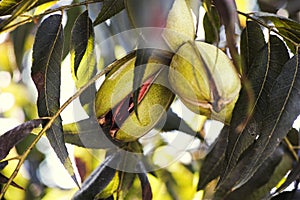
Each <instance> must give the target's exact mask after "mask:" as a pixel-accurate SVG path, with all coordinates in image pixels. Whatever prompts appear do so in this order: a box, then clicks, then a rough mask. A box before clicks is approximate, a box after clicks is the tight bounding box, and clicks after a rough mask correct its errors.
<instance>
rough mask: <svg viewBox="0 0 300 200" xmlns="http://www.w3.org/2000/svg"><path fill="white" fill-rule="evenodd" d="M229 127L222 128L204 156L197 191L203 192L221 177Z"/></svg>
mask: <svg viewBox="0 0 300 200" xmlns="http://www.w3.org/2000/svg"><path fill="white" fill-rule="evenodd" d="M228 132H229V126H226V125H225V126H224V127H223V129H222V130H221V133H220V135H219V136H218V138H217V141H216V143H215V144H214V146H213V148H212V149H211V151H210V152H209V153H208V154H207V155H206V157H205V159H204V161H203V164H202V167H201V170H200V178H199V182H198V186H197V190H204V189H205V187H206V185H207V184H208V183H209V182H211V181H212V180H214V179H215V178H217V177H218V176H220V175H221V173H222V171H223V165H224V159H225V150H226V146H227V137H228Z"/></svg>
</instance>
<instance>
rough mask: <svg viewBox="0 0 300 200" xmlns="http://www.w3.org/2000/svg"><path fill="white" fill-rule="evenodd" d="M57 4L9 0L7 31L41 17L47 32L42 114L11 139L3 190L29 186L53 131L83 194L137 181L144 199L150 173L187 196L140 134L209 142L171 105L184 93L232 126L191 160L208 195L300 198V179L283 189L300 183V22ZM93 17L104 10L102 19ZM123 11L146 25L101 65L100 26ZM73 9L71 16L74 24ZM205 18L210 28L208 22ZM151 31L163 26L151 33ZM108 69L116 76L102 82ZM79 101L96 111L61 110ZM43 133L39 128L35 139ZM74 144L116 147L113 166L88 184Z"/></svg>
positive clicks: (168, 4)
mask: <svg viewBox="0 0 300 200" xmlns="http://www.w3.org/2000/svg"><path fill="white" fill-rule="evenodd" d="M49 2H51V1H49V0H41V1H40V0H27V1H25V0H15V1H14V0H2V1H1V2H0V15H1V16H3V17H2V18H1V19H0V31H1V32H5V31H7V32H10V33H11V34H12V35H13V34H16V33H15V31H16V30H15V29H18V28H21V27H22V26H27V25H28V24H31V26H32V23H34V24H35V25H34V26H35V27H36V29H37V30H36V33H35V35H34V44H33V47H32V49H33V54H32V67H31V78H32V80H33V82H34V84H35V86H36V89H37V92H38V99H37V104H36V105H37V109H38V115H39V117H40V118H39V119H32V120H31V121H27V122H25V123H23V124H22V125H20V126H18V127H16V128H14V129H12V130H10V131H8V132H6V133H4V134H3V135H1V136H0V156H1V157H0V159H1V163H0V167H1V170H3V169H4V168H5V167H6V166H7V164H8V162H10V161H11V160H12V159H17V160H18V165H17V167H16V169H15V170H14V173H13V174H12V175H11V176H10V177H6V176H5V175H3V174H2V173H1V174H0V183H1V184H3V187H2V191H1V197H3V196H4V194H5V192H6V191H7V189H8V187H10V186H12V187H19V188H21V187H20V186H19V185H18V184H17V183H15V182H14V178H15V177H16V175H17V174H18V172H19V170H20V167H21V166H22V165H23V164H24V162H25V160H26V159H27V158H28V155H29V153H30V152H31V151H32V149H33V148H34V146H35V145H36V143H37V142H38V141H39V140H40V138H41V137H42V136H43V135H44V134H45V135H46V137H47V139H48V140H49V142H50V144H51V147H52V148H53V150H54V151H55V153H56V154H57V156H58V158H59V159H60V161H61V162H62V163H63V165H64V167H65V168H66V170H67V172H68V173H69V174H70V176H71V177H72V179H73V180H74V182H75V183H76V184H77V185H78V191H77V192H76V193H75V194H74V196H73V198H74V199H119V198H121V199H122V198H126V195H130V188H131V186H132V185H134V183H135V181H136V180H139V181H140V195H141V196H140V198H142V199H152V197H153V194H152V189H151V184H150V182H149V179H148V178H149V177H148V176H149V175H150V174H151V176H154V177H156V178H157V179H161V180H162V181H163V182H164V183H165V184H166V187H167V190H168V192H169V193H170V196H171V197H172V198H174V199H178V198H182V196H180V195H181V194H180V193H179V192H177V191H179V190H180V189H179V188H180V184H179V183H177V182H176V180H175V179H174V177H173V174H172V172H170V171H168V170H167V169H160V170H153V171H151V170H150V169H153V167H154V166H155V163H153V162H152V160H151V156H152V155H150V156H148V157H147V159H144V157H143V156H141V157H140V156H139V155H143V150H144V148H143V147H144V146H145V144H144V143H143V144H142V143H141V141H140V140H139V139H140V138H141V137H143V136H144V135H146V134H147V133H148V132H149V131H151V130H152V129H159V131H160V132H162V133H163V132H166V131H174V130H178V131H180V132H181V134H189V135H192V136H193V137H195V140H200V141H201V142H202V143H205V142H206V141H205V138H204V137H203V134H201V133H203V132H201V130H193V129H192V128H191V127H190V126H189V125H187V123H185V122H184V120H183V119H181V118H180V117H179V116H178V115H177V114H175V113H174V112H173V111H172V110H171V109H170V106H171V105H172V103H173V102H174V101H178V99H180V101H182V103H183V104H184V105H185V106H186V107H188V108H189V109H190V110H191V111H192V112H194V113H196V114H198V115H203V116H206V117H207V119H208V120H219V121H221V122H223V123H224V127H223V129H222V130H221V132H220V134H219V136H218V137H217V139H216V141H215V142H214V143H213V144H212V145H211V147H210V150H209V152H208V153H207V155H206V156H205V158H204V159H195V160H193V161H192V163H190V164H189V165H185V167H186V168H188V169H189V170H190V171H191V172H192V173H193V174H196V173H199V181H198V185H197V187H196V188H195V189H196V191H203V193H204V195H205V193H206V191H208V190H209V187H212V186H211V185H213V187H215V190H214V194H213V197H211V198H213V199H239V198H240V197H241V195H243V197H244V198H246V199H263V198H267V199H268V198H274V199H286V198H291V199H292V198H293V195H297V185H296V186H295V189H294V190H293V191H291V192H282V191H283V190H284V189H285V188H286V187H287V186H289V185H290V184H291V183H293V182H296V183H298V181H299V180H298V179H299V170H300V163H299V156H298V152H297V149H298V148H297V147H298V146H299V139H298V138H299V131H298V130H296V129H293V128H292V125H293V122H294V121H295V119H296V118H297V116H298V115H299V113H300V104H299V99H300V77H299V76H300V72H299V67H300V64H299V59H300V56H299V42H300V24H299V23H297V22H296V21H293V20H291V19H288V18H284V17H281V16H278V15H275V14H272V13H264V12H254V13H251V14H247V13H242V12H239V11H237V10H236V6H235V2H234V1H222V0H214V1H209V0H203V1H202V2H201V1H197V0H169V1H159V0H154V1H146V0H145V1H144V0H143V1H141V0H114V1H110V0H99V1H96V0H94V1H79V2H78V1H74V2H73V3H71V4H69V5H63V6H59V7H48V9H44V10H43V9H41V8H42V6H45V5H46V3H49ZM99 5H100V6H99ZM200 6H202V7H203V8H204V9H205V12H206V13H205V15H204V18H203V21H199V20H197V18H198V16H199V7H200ZM43 8H45V7H43ZM75 9H77V11H79V13H78V12H73V11H74V10H75ZM37 10H39V12H35V11H37ZM95 10H96V11H95ZM91 13H92V14H93V15H95V14H96V16H97V17H94V18H93V19H92V18H91V17H90V16H91V15H92V14H91ZM120 13H121V14H122V13H123V15H122V20H124V21H125V22H126V23H125V26H128V27H127V28H134V30H135V31H136V40H135V41H134V44H135V45H134V46H133V47H132V48H131V49H130V48H127V49H126V50H127V55H125V56H123V57H122V58H119V59H116V60H115V61H113V62H110V60H109V59H108V60H105V61H104V64H105V68H104V69H102V70H99V69H97V62H99V60H97V56H96V50H97V48H99V47H97V45H96V44H97V41H96V39H95V38H96V34H97V32H96V31H95V29H96V28H97V26H100V25H103V24H105V21H106V20H108V19H110V20H111V21H110V23H111V26H112V27H114V28H116V27H121V26H122V25H124V24H122V22H120V21H121V18H120V17H119V18H116V17H117V16H118V15H120ZM64 16H69V17H68V18H67V24H65V25H64V22H63V19H64ZM71 16H73V18H72V17H71ZM195 16H196V18H195ZM239 16H243V17H244V18H246V20H247V23H246V26H245V27H241V26H239V18H238V17H239ZM199 23H203V27H204V29H203V30H200V29H199V30H198V26H196V25H198V24H199ZM195 24H196V25H195ZM105 26H107V24H105ZM237 26H238V27H240V28H241V30H242V31H241V34H237V33H236V27H237ZM145 27H152V29H151V31H146V32H143V30H144V29H145ZM223 28H225V31H224V32H222V30H223ZM119 30H120V29H119ZM263 30H265V31H266V33H265V34H264V33H263ZM198 31H204V32H205V39H204V41H199V39H198V38H197V33H198ZM27 34H30V33H27ZM220 35H222V36H224V35H225V36H226V37H225V38H226V39H225V42H226V45H223V46H221V44H222V43H221V42H220ZM123 39H124V38H123ZM125 39H126V38H125ZM22 42H24V41H22V40H21V42H20V43H21V44H22ZM125 43H126V42H125ZM157 44H159V45H157ZM22 45H23V44H22ZM22 45H21V46H22ZM124 46H126V44H125V45H124ZM16 49H17V48H16ZM128 49H129V50H128ZM227 50H228V51H227ZM100 51H105V50H104V49H101V48H100ZM110 53H112V52H110ZM68 54H70V59H71V71H72V76H73V80H74V83H75V86H76V88H77V92H76V93H75V94H74V95H73V96H71V97H70V98H69V99H68V100H67V101H66V102H65V103H64V104H62V105H60V93H61V82H62V80H61V77H63V75H62V74H61V64H62V60H63V59H65V57H66V55H68ZM16 56H17V57H16V61H17V62H18V61H20V60H22V56H23V55H22V53H21V54H17V53H16ZM98 71H99V72H98ZM100 77H105V78H104V82H103V83H102V84H101V85H100V87H98V88H97V87H96V84H95V82H96V81H97V80H98V79H99V78H100ZM78 97H79V100H80V103H81V105H82V107H83V109H84V111H85V112H86V114H87V116H89V117H88V118H87V119H83V120H81V121H75V122H74V123H71V124H64V125H63V123H62V121H63V119H62V117H61V112H62V111H63V110H64V109H65V108H66V107H67V106H68V105H70V104H71V103H72V102H73V101H74V100H75V99H76V98H78ZM163 119H165V120H164V121H163ZM162 121H163V124H161V123H162ZM38 127H41V128H40V129H38ZM159 127H160V128H159ZM34 129H35V130H40V131H39V133H38V134H35V135H34V134H33V133H32V132H33V130H34ZM28 137H33V138H34V139H33V141H32V142H31V143H30V144H29V145H28V148H27V149H26V150H25V151H24V152H23V153H22V154H21V155H20V156H18V157H16V158H9V157H7V155H8V153H9V151H10V150H11V149H12V148H13V147H14V146H15V145H17V144H18V143H19V142H20V141H22V140H25V139H26V138H28ZM66 143H71V144H73V145H77V146H80V147H84V148H94V149H104V150H106V155H105V158H104V160H103V162H102V163H101V164H100V165H99V166H98V167H97V168H96V169H95V170H94V171H93V172H92V173H91V174H90V175H89V176H88V177H87V178H86V179H85V180H84V182H83V183H82V184H81V183H79V181H78V180H77V178H76V176H75V173H74V169H73V166H72V163H71V159H70V157H69V154H68V151H67V148H66ZM155 145H156V147H158V146H159V145H161V143H159V144H154V146H155ZM133 161H134V162H133ZM195 163H196V164H198V165H201V167H195V166H196V165H195ZM124 166H125V167H124ZM126 166H127V167H128V166H129V168H130V169H133V170H131V171H130V170H125V169H127V168H126ZM154 168H155V167H154ZM288 172H290V173H289V174H288V176H287V177H286V179H284V181H283V182H282V180H283V178H284V177H285V176H286V175H287V173H288ZM279 182H281V184H280V185H278V183H279ZM274 188H275V190H274ZM272 189H273V190H272ZM271 190H272V192H271ZM245 194H246V195H245ZM154 195H155V194H154ZM209 195H211V194H209Z"/></svg>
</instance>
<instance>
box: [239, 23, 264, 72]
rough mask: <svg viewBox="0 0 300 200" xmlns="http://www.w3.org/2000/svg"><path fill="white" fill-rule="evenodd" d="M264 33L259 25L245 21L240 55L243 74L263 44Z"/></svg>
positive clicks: (248, 68)
mask: <svg viewBox="0 0 300 200" xmlns="http://www.w3.org/2000/svg"><path fill="white" fill-rule="evenodd" d="M265 44H266V42H265V38H264V34H263V32H262V30H261V28H260V26H259V25H258V24H257V23H255V22H253V21H247V25H246V28H245V29H244V30H243V31H242V34H241V57H242V63H243V74H245V75H246V74H247V73H248V71H249V70H250V67H251V66H252V63H253V62H254V61H255V57H256V56H257V54H258V53H259V52H260V51H261V49H262V48H263V47H264V46H265Z"/></svg>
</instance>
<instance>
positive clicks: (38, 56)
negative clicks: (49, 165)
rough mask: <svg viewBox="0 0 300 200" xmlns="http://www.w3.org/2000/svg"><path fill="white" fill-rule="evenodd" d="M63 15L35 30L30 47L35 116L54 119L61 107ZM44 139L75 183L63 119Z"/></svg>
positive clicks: (53, 16) (48, 20)
mask: <svg viewBox="0 0 300 200" xmlns="http://www.w3.org/2000/svg"><path fill="white" fill-rule="evenodd" d="M61 22H62V16H61V15H52V16H50V17H48V18H47V19H45V20H44V21H43V22H42V24H41V25H40V26H39V28H38V30H37V34H36V37H35V42H34V45H33V63H32V69H31V77H32V79H33V81H34V83H35V86H36V88H37V90H38V100H37V106H38V114H39V116H40V117H51V116H53V115H54V114H55V113H56V112H57V110H58V109H59V107H60V103H59V99H60V84H61V60H62V51H63V28H62V25H61ZM46 135H47V138H48V140H49V142H50V144H51V146H52V148H53V149H54V151H55V153H56V154H57V156H58V158H59V159H60V161H61V162H62V163H63V165H64V167H65V168H66V169H67V171H68V173H69V174H70V175H71V177H72V178H73V180H74V181H75V183H77V185H78V182H77V180H76V177H75V174H74V170H73V167H72V163H71V160H70V158H69V155H68V151H67V148H66V146H65V142H64V135H63V130H62V119H61V117H60V116H59V117H58V118H57V119H56V120H55V121H54V123H53V125H52V126H51V127H50V128H49V129H48V130H47V132H46Z"/></svg>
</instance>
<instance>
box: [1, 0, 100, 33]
mask: <svg viewBox="0 0 300 200" xmlns="http://www.w3.org/2000/svg"><path fill="white" fill-rule="evenodd" d="M102 1H104V0H93V1H89V0H88V1H84V2H79V3H72V4H70V5H65V6H60V7H58V8H55V9H50V10H46V11H45V12H43V13H41V14H38V15H33V16H28V15H27V19H24V20H21V21H19V22H16V23H14V24H12V25H9V26H5V27H4V28H3V29H2V30H1V32H3V31H6V30H9V29H11V28H14V27H16V26H19V25H22V24H25V23H29V22H31V21H33V20H35V19H39V18H41V17H44V16H46V15H49V14H51V13H54V12H58V11H64V10H69V9H71V8H75V7H78V6H84V5H87V4H93V3H100V2H102ZM22 17H25V16H24V15H22Z"/></svg>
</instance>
